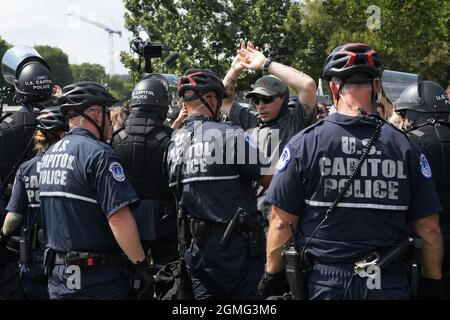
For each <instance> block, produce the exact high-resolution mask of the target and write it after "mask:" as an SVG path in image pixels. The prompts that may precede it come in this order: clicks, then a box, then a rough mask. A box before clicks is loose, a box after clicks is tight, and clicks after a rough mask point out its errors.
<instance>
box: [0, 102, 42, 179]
mask: <svg viewBox="0 0 450 320" xmlns="http://www.w3.org/2000/svg"><path fill="white" fill-rule="evenodd" d="M35 129H36V114H34V113H33V112H31V111H27V112H20V111H19V112H14V113H12V114H7V115H5V116H4V117H3V118H2V120H1V122H0V181H2V182H3V179H6V177H7V176H8V174H9V178H8V181H6V182H12V181H13V180H14V176H15V173H14V172H13V173H11V171H12V169H13V167H14V165H17V168H18V167H19V165H20V163H18V161H19V160H20V158H21V157H22V155H23V153H24V152H25V150H26V149H27V147H28V151H27V152H26V154H25V156H24V157H23V159H22V161H21V162H23V161H25V160H28V159H31V158H32V157H34V155H35V151H34V148H33V141H32V138H33V134H34V130H35ZM29 144H31V145H29ZM17 168H16V169H17ZM10 173H11V174H10Z"/></svg>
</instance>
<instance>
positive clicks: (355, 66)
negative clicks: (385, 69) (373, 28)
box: [323, 43, 381, 82]
mask: <svg viewBox="0 0 450 320" xmlns="http://www.w3.org/2000/svg"><path fill="white" fill-rule="evenodd" d="M354 74H365V75H366V76H367V78H366V79H365V80H366V82H370V81H371V80H373V79H375V78H379V77H380V76H381V61H380V59H379V57H378V54H377V52H376V51H374V50H372V49H371V48H370V47H369V46H368V45H366V44H364V43H347V44H344V45H342V46H339V47H337V48H335V49H334V50H333V52H331V54H330V55H329V56H328V58H327V59H326V60H325V64H324V67H323V77H324V79H326V80H327V81H330V80H331V78H333V77H336V78H338V79H341V80H344V79H347V78H349V77H350V76H352V75H354ZM361 80H363V79H361ZM361 82H364V81H361Z"/></svg>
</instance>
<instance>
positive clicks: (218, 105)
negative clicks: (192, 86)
mask: <svg viewBox="0 0 450 320" xmlns="http://www.w3.org/2000/svg"><path fill="white" fill-rule="evenodd" d="M199 99H200V101H201V102H202V103H203V104H204V105H205V106H206V107H207V108H208V110H209V112H211V115H212V118H213V119H214V120H215V121H219V119H218V118H219V117H218V116H219V110H220V105H221V104H222V100H220V103H218V104H217V109H216V111H215V112H214V111H213V108H212V107H211V106H210V104H209V103H208V101H206V100H205V99H203V97H202V96H199ZM199 107H200V106H199Z"/></svg>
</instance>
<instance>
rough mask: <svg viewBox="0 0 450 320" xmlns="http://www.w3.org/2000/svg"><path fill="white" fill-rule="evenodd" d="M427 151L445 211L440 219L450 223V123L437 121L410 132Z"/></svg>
mask: <svg viewBox="0 0 450 320" xmlns="http://www.w3.org/2000/svg"><path fill="white" fill-rule="evenodd" d="M408 135H409V136H410V137H411V138H412V139H413V140H414V141H416V142H417V143H418V144H419V145H420V146H421V147H422V148H423V149H424V150H425V152H426V153H427V156H428V159H429V161H430V165H431V169H432V172H433V180H434V183H435V185H436V189H437V191H438V194H439V199H440V201H441V204H442V207H443V208H444V211H443V212H442V213H441V214H440V221H441V222H444V223H446V224H448V223H450V123H449V122H444V121H435V122H433V123H429V124H427V125H425V126H422V127H420V128H417V129H414V130H412V131H410V132H408Z"/></svg>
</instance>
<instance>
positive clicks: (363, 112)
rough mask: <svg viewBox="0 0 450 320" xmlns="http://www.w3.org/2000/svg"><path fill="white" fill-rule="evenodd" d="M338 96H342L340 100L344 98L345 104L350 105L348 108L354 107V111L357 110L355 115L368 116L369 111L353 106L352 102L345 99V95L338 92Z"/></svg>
mask: <svg viewBox="0 0 450 320" xmlns="http://www.w3.org/2000/svg"><path fill="white" fill-rule="evenodd" d="M339 97H341V98H342V100H344V102H345V104H346V105H348V106H349V107H350V109H352V110H354V109H356V111H357V112H358V114H357V115H356V116H357V117H365V116H368V115H369V113H368V112H367V110H366V109H364V108H362V107H355V106H353V105H352V104H350V103H349V102H348V100H347V98H346V97H344V96H343V95H342V94H341V93H339Z"/></svg>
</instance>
